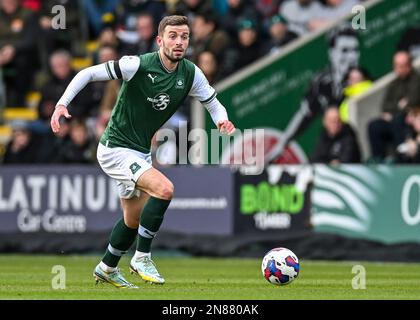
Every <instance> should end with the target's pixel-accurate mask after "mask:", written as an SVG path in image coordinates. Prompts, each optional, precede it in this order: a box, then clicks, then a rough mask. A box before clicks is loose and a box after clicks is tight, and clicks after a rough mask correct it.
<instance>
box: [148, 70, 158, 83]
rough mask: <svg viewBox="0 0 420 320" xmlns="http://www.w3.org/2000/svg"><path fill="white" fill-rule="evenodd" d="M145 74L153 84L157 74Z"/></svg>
mask: <svg viewBox="0 0 420 320" xmlns="http://www.w3.org/2000/svg"><path fill="white" fill-rule="evenodd" d="M147 76H148V77H149V78H150V79H151V80H152V83H153V84H154V83H155V79H156V77H157V76H152V75H151V74H150V73H149V74H148V75H147Z"/></svg>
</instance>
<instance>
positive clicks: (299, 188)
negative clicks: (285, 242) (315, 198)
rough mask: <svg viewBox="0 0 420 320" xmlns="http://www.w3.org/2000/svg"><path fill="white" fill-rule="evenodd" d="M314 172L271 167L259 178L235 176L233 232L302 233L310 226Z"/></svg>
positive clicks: (299, 167)
mask: <svg viewBox="0 0 420 320" xmlns="http://www.w3.org/2000/svg"><path fill="white" fill-rule="evenodd" d="M312 185H313V170H312V167H311V166H309V165H307V166H305V165H294V166H292V165H287V166H286V165H271V166H268V167H267V168H266V169H265V170H264V171H263V172H262V173H261V174H260V175H245V174H242V173H241V172H240V171H238V172H237V173H236V175H235V199H236V205H235V208H236V210H235V211H236V215H235V233H239V234H241V233H255V232H272V231H285V230H304V229H308V227H310V224H309V220H310V209H311V203H310V193H311V188H312Z"/></svg>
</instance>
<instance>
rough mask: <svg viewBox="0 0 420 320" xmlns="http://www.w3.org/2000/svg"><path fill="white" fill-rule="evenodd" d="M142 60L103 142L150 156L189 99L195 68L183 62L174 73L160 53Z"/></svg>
mask: <svg viewBox="0 0 420 320" xmlns="http://www.w3.org/2000/svg"><path fill="white" fill-rule="evenodd" d="M139 58H140V67H139V69H138V70H137V72H136V73H135V75H134V76H133V78H131V79H130V80H129V81H124V82H123V84H122V87H121V89H120V92H119V95H118V99H117V102H116V104H115V106H114V109H113V112H112V116H111V119H110V121H109V123H108V126H107V128H106V129H105V132H104V134H103V135H102V137H101V140H100V142H101V143H102V144H103V145H105V146H108V147H111V148H112V147H123V148H129V149H134V150H137V151H140V152H143V153H149V152H150V144H151V140H152V138H153V135H154V134H155V133H156V131H157V130H158V129H159V128H160V127H161V126H162V125H163V124H164V123H165V122H166V121H167V120H168V119H169V118H170V117H171V116H172V115H173V114H174V113H175V112H176V111H177V109H178V108H179V106H180V105H181V103H182V102H183V101H184V100H185V98H186V97H187V96H188V93H189V92H190V90H191V87H192V85H193V81H194V74H195V65H194V64H193V63H192V62H191V61H188V60H187V59H182V60H181V61H179V63H178V66H177V68H176V69H175V70H174V71H172V72H171V71H169V70H167V69H166V68H165V66H164V65H163V62H162V61H161V59H160V56H159V53H158V52H152V53H147V54H144V55H140V56H139Z"/></svg>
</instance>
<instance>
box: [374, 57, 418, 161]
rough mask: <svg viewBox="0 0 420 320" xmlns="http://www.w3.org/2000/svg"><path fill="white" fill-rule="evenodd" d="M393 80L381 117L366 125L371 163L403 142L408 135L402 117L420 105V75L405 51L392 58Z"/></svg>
mask: <svg viewBox="0 0 420 320" xmlns="http://www.w3.org/2000/svg"><path fill="white" fill-rule="evenodd" d="M394 73H395V75H396V76H397V77H396V79H395V80H394V81H393V82H392V83H391V84H390V85H389V87H388V88H387V90H386V93H385V98H384V101H383V103H382V114H381V117H380V118H379V119H375V120H373V121H371V122H370V123H369V124H368V134H369V143H370V148H371V153H372V158H373V159H372V160H373V161H376V162H382V161H384V160H386V158H387V157H388V156H391V157H392V156H393V154H392V153H391V154H390V153H389V149H390V148H389V144H392V148H391V150H395V148H396V147H397V146H398V145H399V144H400V143H402V142H403V141H404V140H405V138H406V136H407V131H408V128H407V125H406V122H405V118H406V115H407V110H408V108H410V107H413V106H418V105H420V90H419V88H420V75H419V74H418V73H417V72H416V71H415V70H414V68H413V65H412V58H411V56H410V54H409V53H408V52H406V51H399V52H397V53H396V54H395V55H394Z"/></svg>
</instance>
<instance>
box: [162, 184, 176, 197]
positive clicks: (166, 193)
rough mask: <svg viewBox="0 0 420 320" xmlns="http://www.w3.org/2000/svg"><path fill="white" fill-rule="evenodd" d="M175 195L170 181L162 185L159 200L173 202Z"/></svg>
mask: <svg viewBox="0 0 420 320" xmlns="http://www.w3.org/2000/svg"><path fill="white" fill-rule="evenodd" d="M173 195H174V185H173V184H172V182H170V181H168V182H165V183H164V184H162V186H161V188H160V190H159V198H161V199H165V200H171V199H172V197H173Z"/></svg>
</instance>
